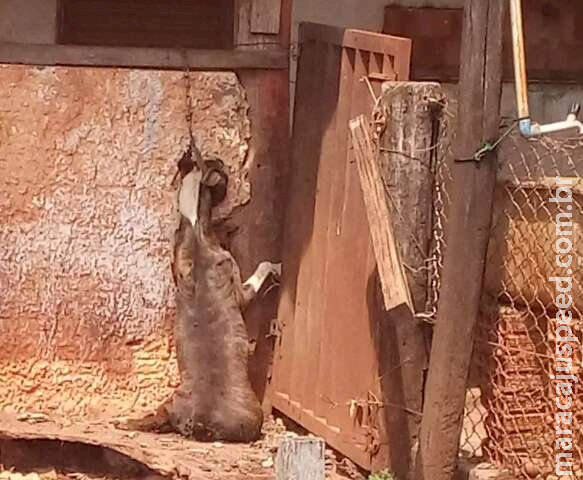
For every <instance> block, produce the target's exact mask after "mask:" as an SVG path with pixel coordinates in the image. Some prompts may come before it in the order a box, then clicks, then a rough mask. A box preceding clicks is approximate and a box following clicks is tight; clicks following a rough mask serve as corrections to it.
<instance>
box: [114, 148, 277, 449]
mask: <svg viewBox="0 0 583 480" xmlns="http://www.w3.org/2000/svg"><path fill="white" fill-rule="evenodd" d="M192 153H193V156H194V159H195V161H194V162H193V161H192V157H191V155H190V152H188V153H187V154H185V156H184V157H183V158H182V160H181V162H180V163H179V170H180V171H179V175H180V178H181V185H180V190H179V200H178V204H179V210H180V214H181V219H180V226H179V229H178V231H177V233H176V245H175V252H174V254H175V256H174V263H173V275H174V279H175V282H176V287H177V295H176V296H177V318H176V325H175V343H176V349H177V357H178V368H179V371H180V376H181V384H180V386H179V387H178V389H177V390H176V391H175V392H174V394H173V396H172V397H171V398H170V399H169V400H168V401H166V402H165V403H164V404H163V405H162V406H160V407H159V408H158V411H157V412H156V413H155V414H152V415H149V416H147V417H145V418H142V419H139V420H128V421H126V422H124V423H123V424H119V423H118V427H119V428H123V429H127V430H141V431H158V432H170V431H176V432H178V433H181V434H183V435H185V436H188V437H194V438H195V439H197V440H201V441H230V442H251V441H254V440H256V439H257V438H259V436H260V433H261V426H262V423H263V413H262V410H261V405H260V403H259V401H258V399H257V397H256V395H255V393H254V392H253V390H252V388H251V383H250V381H249V376H248V370H247V364H248V356H249V340H248V336H247V330H246V327H245V323H244V320H243V316H242V310H243V309H244V308H245V306H246V305H247V304H248V303H249V302H250V301H251V300H252V299H253V298H254V297H255V296H256V295H257V293H258V292H259V290H260V289H261V287H262V285H263V284H264V282H265V281H266V280H267V278H268V277H269V276H270V275H274V276H276V277H277V276H279V275H280V274H281V265H278V264H273V263H270V262H263V263H261V264H260V265H259V266H258V267H257V270H256V271H255V273H254V274H253V275H252V276H251V277H250V278H249V279H248V280H247V281H246V282H245V283H242V281H241V273H240V271H239V267H238V265H237V263H236V262H235V260H234V258H233V256H232V255H231V253H230V252H229V251H227V250H226V249H224V248H223V247H222V246H221V244H220V242H219V239H218V237H217V235H216V232H215V228H214V226H213V224H212V220H211V216H212V215H211V214H212V208H213V207H215V206H216V205H218V204H219V203H220V202H221V201H222V200H223V199H224V197H225V194H226V184H227V176H226V174H225V173H224V171H223V170H222V168H221V162H219V161H206V162H203V161H202V158H201V157H200V153H199V152H198V150H196V147H194V151H193V152H192Z"/></svg>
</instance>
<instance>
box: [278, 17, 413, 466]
mask: <svg viewBox="0 0 583 480" xmlns="http://www.w3.org/2000/svg"><path fill="white" fill-rule="evenodd" d="M300 42H301V51H300V61H299V67H298V84H297V92H296V108H295V119H294V137H293V154H292V165H291V171H290V184H289V192H288V193H289V197H288V198H289V202H288V207H287V212H286V226H285V232H284V253H283V261H284V265H285V272H284V276H283V279H282V293H281V301H280V305H279V312H278V319H279V327H280V332H279V341H278V344H277V347H276V356H275V362H274V371H273V376H272V378H273V380H272V384H271V393H272V398H273V404H274V407H275V408H277V409H278V410H280V411H282V412H283V413H285V414H286V415H288V416H289V417H291V418H292V419H293V420H295V421H296V422H298V423H299V424H301V425H303V426H304V427H306V428H307V429H309V430H310V431H312V432H313V433H315V434H317V435H320V436H322V437H324V438H325V439H326V441H327V442H328V443H329V444H330V445H331V446H332V447H333V448H335V449H337V450H338V451H340V452H341V453H342V454H344V455H346V456H347V457H349V458H350V459H352V460H353V461H354V462H356V463H357V464H359V465H360V466H362V467H364V468H368V469H373V468H375V466H381V465H386V464H387V462H388V461H389V459H390V457H391V452H390V441H389V440H388V437H389V434H390V433H391V432H387V431H386V428H385V421H384V416H383V414H382V412H381V410H382V408H381V396H380V386H379V381H380V378H379V368H378V354H377V351H376V349H375V343H374V341H373V330H374V323H375V321H378V318H379V317H378V315H377V314H375V312H376V311H377V309H376V301H375V292H376V290H375V282H376V280H375V279H376V277H375V261H374V255H373V251H372V247H371V241H370V238H369V229H368V225H367V218H366V213H365V209H364V204H363V199H362V193H361V189H360V183H359V177H358V172H357V169H356V165H355V163H354V161H353V156H352V152H351V148H350V145H349V129H348V122H349V120H350V119H351V118H353V117H355V116H356V115H358V114H360V113H364V112H370V110H371V109H372V107H373V104H374V95H375V93H374V92H375V91H376V92H377V93H378V89H379V87H380V81H382V80H407V79H408V75H409V62H410V50H411V42H410V41H409V40H407V39H403V38H398V37H392V36H388V35H381V34H375V33H370V32H363V31H358V30H344V29H338V28H333V27H328V26H322V25H315V24H304V25H302V27H301V29H300ZM367 79H368V81H367ZM395 433H396V432H393V434H395ZM392 455H397V453H396V452H392Z"/></svg>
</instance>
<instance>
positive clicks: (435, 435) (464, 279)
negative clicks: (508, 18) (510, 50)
mask: <svg viewBox="0 0 583 480" xmlns="http://www.w3.org/2000/svg"><path fill="white" fill-rule="evenodd" d="M505 3H506V1H505V0H466V3H465V8H464V28H463V35H462V53H461V58H462V61H461V71H460V85H459V112H458V117H459V121H458V130H457V132H456V138H457V141H456V147H457V148H456V152H455V155H456V159H457V160H458V161H457V162H456V163H455V166H454V171H453V178H454V185H453V195H452V206H451V210H450V215H449V224H448V236H447V240H448V242H447V246H446V252H445V264H444V269H443V275H442V288H441V292H440V299H439V308H438V317H437V321H436V325H435V330H434V336H433V344H432V349H431V358H430V364H429V374H428V378H427V385H426V390H425V401H424V409H423V419H422V422H421V432H420V438H419V451H418V455H417V462H416V475H415V478H416V480H451V479H452V477H453V475H454V474H455V471H456V467H457V460H458V452H459V439H460V434H461V428H462V422H463V412H464V401H465V389H466V382H467V377H468V370H469V365H470V358H471V353H472V348H473V334H474V327H475V325H476V320H477V317H478V312H479V305H480V296H481V291H482V283H483V275H484V268H485V258H486V250H487V246H488V238H489V232H490V224H491V219H492V205H493V199H494V188H495V183H496V152H487V153H486V154H485V155H483V156H481V157H480V159H479V160H478V161H472V160H470V161H463V160H466V159H471V158H472V157H473V156H474V155H475V154H476V152H477V151H478V150H480V148H482V146H484V144H485V143H486V142H492V141H494V140H496V139H497V138H498V136H499V122H500V95H501V84H502V33H503V21H504V19H505V15H504V12H505Z"/></svg>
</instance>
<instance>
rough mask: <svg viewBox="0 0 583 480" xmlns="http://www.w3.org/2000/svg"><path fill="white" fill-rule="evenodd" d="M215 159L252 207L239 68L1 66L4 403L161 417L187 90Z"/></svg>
mask: <svg viewBox="0 0 583 480" xmlns="http://www.w3.org/2000/svg"><path fill="white" fill-rule="evenodd" d="M187 83H190V85H191V100H192V105H193V118H192V122H193V129H194V133H195V136H196V139H197V143H198V145H199V147H200V149H201V151H202V152H203V156H216V157H219V158H221V159H222V160H223V161H224V162H225V163H226V164H227V165H228V167H229V171H230V174H231V177H232V178H231V185H230V190H229V193H228V198H227V200H226V203H225V205H224V207H222V210H221V215H226V214H228V213H229V212H230V211H232V210H233V209H234V208H235V207H237V206H238V205H242V204H244V203H246V202H247V201H248V200H249V198H250V186H249V184H248V182H247V180H246V177H247V171H248V169H249V168H250V165H249V164H248V163H249V162H248V161H247V149H248V145H247V143H248V139H249V137H250V124H249V119H248V105H247V102H246V99H245V93H244V90H243V88H242V87H241V85H240V84H239V82H238V80H237V77H236V76H235V74H233V73H192V74H191V78H190V82H187V81H186V79H185V76H184V74H182V73H175V72H157V71H135V70H134V71H130V70H115V69H85V68H84V69H75V68H32V67H20V66H1V67H0V92H1V93H0V225H1V226H2V227H1V229H0V245H1V247H0V292H1V293H0V295H1V297H0V298H1V300H0V378H2V381H1V382H0V408H3V409H8V410H15V411H38V412H48V413H53V414H62V415H66V416H68V417H75V416H76V415H84V416H89V417H97V416H101V415H116V414H123V413H125V412H127V411H130V410H131V411H132V412H135V411H136V410H140V409H143V410H149V409H152V408H154V407H156V406H157V404H158V403H159V402H161V401H162V400H164V399H165V398H166V397H167V396H168V395H169V394H170V392H171V390H172V389H173V388H174V387H175V386H176V383H177V381H178V379H177V369H176V365H175V361H174V353H173V352H174V351H173V348H172V338H171V326H172V321H173V318H174V313H175V312H174V297H173V295H174V286H173V283H172V277H171V271H170V262H171V258H172V248H173V238H174V231H175V227H176V213H175V204H174V189H173V187H172V185H171V180H172V177H173V176H174V173H175V171H176V162H177V161H178V159H179V158H180V156H181V154H182V152H183V151H184V150H185V148H186V146H187V144H188V128H187V120H186V119H187V116H186V108H187V107H186V105H187V102H186V98H187V97H186V85H187Z"/></svg>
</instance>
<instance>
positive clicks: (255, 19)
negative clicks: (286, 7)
mask: <svg viewBox="0 0 583 480" xmlns="http://www.w3.org/2000/svg"><path fill="white" fill-rule="evenodd" d="M280 15H281V0H253V4H252V7H251V32H252V33H267V34H270V35H277V34H278V33H279V22H280Z"/></svg>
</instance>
